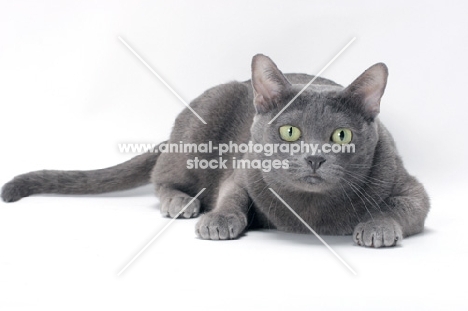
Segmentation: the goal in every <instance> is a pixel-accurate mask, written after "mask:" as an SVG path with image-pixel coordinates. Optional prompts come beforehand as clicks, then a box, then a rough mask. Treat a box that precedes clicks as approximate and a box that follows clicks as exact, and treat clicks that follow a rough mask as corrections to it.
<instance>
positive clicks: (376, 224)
mask: <svg viewBox="0 0 468 311" xmlns="http://www.w3.org/2000/svg"><path fill="white" fill-rule="evenodd" d="M402 239H403V233H402V230H401V226H400V224H398V223H397V222H396V221H395V220H393V219H391V218H389V219H375V220H369V221H367V222H361V223H360V224H358V225H357V226H356V228H355V229H354V233H353V240H354V242H355V243H356V244H357V245H360V246H367V247H389V246H395V245H396V244H397V243H398V241H401V240H402Z"/></svg>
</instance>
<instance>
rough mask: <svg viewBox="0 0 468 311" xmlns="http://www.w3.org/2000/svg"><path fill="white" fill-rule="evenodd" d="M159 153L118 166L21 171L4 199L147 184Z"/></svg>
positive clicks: (10, 185) (86, 192) (5, 188)
mask: <svg viewBox="0 0 468 311" xmlns="http://www.w3.org/2000/svg"><path fill="white" fill-rule="evenodd" d="M158 156H159V153H151V152H148V153H144V154H141V155H138V156H136V157H134V158H132V159H130V160H129V161H127V162H124V163H121V164H118V165H116V166H112V167H108V168H104V169H99V170H92V171H51V170H42V171H35V172H30V173H26V174H22V175H18V176H16V177H15V178H13V180H11V181H10V182H8V183H6V184H5V185H4V186H3V187H2V199H3V201H5V202H15V201H18V200H19V199H21V198H23V197H27V196H30V195H33V194H39V193H60V194H98V193H104V192H111V191H119V190H126V189H132V188H135V187H138V186H142V185H145V184H148V183H149V182H150V175H151V171H152V169H153V167H154V166H155V164H156V160H157V159H158Z"/></svg>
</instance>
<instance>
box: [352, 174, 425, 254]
mask: <svg viewBox="0 0 468 311" xmlns="http://www.w3.org/2000/svg"><path fill="white" fill-rule="evenodd" d="M381 209H382V212H381V213H375V214H373V217H372V218H371V219H368V220H367V221H364V222H361V223H359V224H358V225H357V226H356V228H355V229H354V233H353V240H354V242H355V243H356V244H358V245H361V246H368V247H386V246H394V245H396V244H397V243H398V242H399V241H401V240H402V239H403V238H404V237H407V236H410V235H413V234H416V233H420V232H422V231H423V229H424V221H425V219H426V216H427V213H428V211H429V198H428V196H427V193H426V191H425V190H424V187H423V186H422V185H421V184H420V183H419V182H418V181H416V179H414V178H411V179H410V180H409V182H407V183H406V184H405V185H404V186H403V187H401V189H400V191H399V192H398V194H397V195H395V196H391V197H389V198H388V199H386V200H385V202H384V203H382V204H381Z"/></svg>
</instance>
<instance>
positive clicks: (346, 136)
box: [331, 128, 353, 145]
mask: <svg viewBox="0 0 468 311" xmlns="http://www.w3.org/2000/svg"><path fill="white" fill-rule="evenodd" d="M351 139H353V133H352V132H351V130H349V129H344V128H339V129H336V130H335V131H334V132H333V134H332V137H331V140H332V141H333V142H334V143H336V144H340V145H343V144H349V143H350V142H351Z"/></svg>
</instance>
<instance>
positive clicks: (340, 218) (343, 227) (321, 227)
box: [2, 55, 429, 247]
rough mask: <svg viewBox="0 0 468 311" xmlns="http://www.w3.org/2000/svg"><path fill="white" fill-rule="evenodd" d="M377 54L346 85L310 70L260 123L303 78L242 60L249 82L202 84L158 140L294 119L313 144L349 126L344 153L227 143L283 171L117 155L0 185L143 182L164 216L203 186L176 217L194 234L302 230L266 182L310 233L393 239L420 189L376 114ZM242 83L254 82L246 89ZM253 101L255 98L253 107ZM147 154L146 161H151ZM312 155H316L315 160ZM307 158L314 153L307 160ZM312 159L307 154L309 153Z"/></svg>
mask: <svg viewBox="0 0 468 311" xmlns="http://www.w3.org/2000/svg"><path fill="white" fill-rule="evenodd" d="M387 75H388V72H387V68H386V66H385V65H384V64H376V65H374V66H372V67H370V68H369V69H368V70H367V71H366V72H364V73H363V74H362V75H361V76H360V77H358V78H357V79H356V80H355V81H354V82H353V83H352V84H351V85H350V86H349V87H347V88H343V87H342V86H340V85H338V84H336V83H334V82H332V81H330V80H326V79H323V78H318V79H316V81H315V82H314V84H312V85H311V86H310V87H309V88H308V89H307V90H306V91H305V92H304V93H303V94H301V96H300V97H298V98H297V99H296V101H295V102H294V103H293V104H292V105H291V106H290V107H288V108H287V109H286V110H285V111H284V113H282V114H281V115H280V116H279V117H278V118H277V119H276V120H275V121H274V122H273V123H272V124H271V125H268V122H269V121H270V120H271V119H272V118H273V117H274V116H275V115H276V114H277V113H278V112H279V111H280V109H281V108H282V107H284V105H285V104H286V103H288V102H289V101H290V99H291V98H292V97H294V96H295V95H296V94H297V92H298V91H299V90H300V89H301V88H302V87H303V85H304V84H306V83H308V82H309V81H310V80H311V79H312V78H313V76H309V75H305V74H286V75H283V74H282V73H281V72H280V71H279V69H278V68H277V67H276V65H275V64H274V63H273V62H272V61H271V60H270V59H269V58H268V57H266V56H263V55H256V56H255V57H254V59H253V61H252V77H253V79H252V81H246V82H231V83H227V84H223V85H219V86H216V87H214V88H212V89H209V90H207V91H206V92H204V93H203V94H202V95H201V96H199V97H198V98H197V99H195V100H194V101H193V102H192V103H191V106H192V108H193V109H194V110H195V111H197V113H198V114H199V115H200V116H201V117H202V118H203V119H204V120H206V122H207V123H208V124H207V125H204V124H203V123H201V122H200V121H199V119H198V118H197V117H195V116H194V115H193V114H192V112H191V111H189V110H188V109H185V110H184V111H183V112H182V113H181V114H180V115H179V116H178V117H177V119H176V122H175V126H174V129H173V131H172V134H171V137H170V139H169V141H168V142H169V143H176V144H177V143H179V142H180V141H183V142H184V143H207V142H208V141H212V142H213V144H214V145H217V144H219V143H226V142H229V141H232V142H235V143H238V144H240V143H247V142H248V141H250V140H251V141H253V142H254V143H261V144H265V143H284V141H282V140H281V139H280V137H279V135H278V128H279V127H280V126H281V125H284V124H291V125H294V126H297V127H299V128H300V129H301V131H302V136H301V140H304V141H306V142H307V143H318V144H324V143H328V142H329V141H330V136H331V133H332V132H333V130H334V129H336V128H340V127H347V128H351V129H353V143H355V144H356V153H354V154H342V153H340V154H331V153H329V154H322V155H321V157H322V158H320V166H319V165H318V164H313V166H312V165H311V163H312V160H311V159H310V158H308V157H310V155H309V154H296V155H293V156H291V155H288V154H284V153H277V154H273V155H272V156H271V157H267V156H265V155H263V154H258V153H252V154H248V153H247V154H241V153H229V154H225V155H223V158H225V159H228V160H229V161H231V160H232V158H233V157H235V158H236V159H242V158H243V159H249V160H254V159H259V160H265V159H270V160H273V159H278V160H288V161H289V169H277V170H271V171H270V172H264V171H262V170H261V169H232V167H231V166H228V168H227V169H204V170H203V169H188V168H187V167H186V165H187V164H186V163H187V160H191V159H193V158H194V157H198V158H199V159H207V160H211V159H217V158H218V155H217V154H216V153H213V154H210V153H198V154H184V153H162V154H160V155H159V158H158V154H145V155H141V156H139V157H136V158H134V159H132V160H130V161H128V162H126V163H123V164H121V165H118V166H115V167H113V168H108V169H104V170H97V171H89V172H76V171H75V172H57V171H39V172H32V173H28V174H24V175H20V176H17V177H15V178H14V179H13V180H12V181H10V182H9V183H7V184H6V185H5V186H4V187H3V190H2V198H3V199H4V200H5V201H7V202H12V201H16V200H18V199H20V198H21V197H24V196H27V195H31V194H36V193H44V192H48V193H67V194H78V193H101V192H106V191H116V190H122V189H127V188H131V187H135V186H138V185H141V184H143V183H145V182H147V181H148V176H149V174H150V171H151V169H152V167H153V166H154V168H153V170H152V173H151V181H152V182H153V184H154V185H155V189H156V194H157V195H158V196H159V198H160V201H161V212H162V214H163V215H164V216H168V217H174V216H175V215H177V214H178V213H179V212H180V211H181V209H182V208H183V207H184V206H185V205H186V204H187V203H188V202H189V201H190V200H191V198H193V197H194V196H195V195H196V194H197V193H198V192H199V191H200V190H201V189H202V188H206V190H205V191H204V192H203V193H202V194H201V195H200V196H199V197H198V199H196V200H195V201H194V202H193V203H192V204H191V205H190V206H189V207H188V208H187V210H186V211H185V212H184V213H183V214H182V215H181V216H180V217H184V218H191V217H196V216H198V215H199V214H200V213H202V216H201V218H200V220H199V222H198V223H197V225H196V232H197V235H198V236H199V237H201V238H202V239H212V240H226V239H235V238H238V237H239V236H240V235H241V234H242V233H243V232H245V231H246V230H247V229H248V228H255V227H257V228H258V227H260V228H276V229H278V230H282V231H290V232H308V229H307V228H306V227H305V226H304V225H303V224H302V223H301V222H300V221H299V220H298V219H297V218H296V217H295V216H294V215H293V214H292V213H291V212H290V211H289V210H288V209H287V208H286V207H285V206H283V204H282V203H281V202H280V201H279V200H278V199H277V198H276V197H275V196H274V195H273V194H272V193H271V192H270V191H268V188H272V189H274V190H275V191H276V192H277V193H278V194H279V195H280V196H281V197H282V198H283V199H284V200H285V201H286V202H288V204H289V205H290V206H291V207H292V208H294V210H295V211H296V212H297V213H298V214H299V215H300V216H301V217H302V218H303V219H304V220H305V221H306V222H307V223H308V224H309V225H310V226H311V227H312V228H313V229H314V230H315V231H316V232H317V233H319V234H332V235H350V234H353V240H354V241H355V243H356V244H358V245H363V246H370V247H382V246H393V245H395V244H396V243H397V242H398V241H401V239H402V238H403V237H406V236H409V235H413V234H416V233H419V232H421V231H422V230H423V228H424V221H425V218H426V216H427V213H428V211H429V198H428V196H427V194H426V192H425V190H424V187H423V186H422V184H421V183H419V182H418V181H417V180H416V179H415V178H414V177H412V176H410V175H409V174H408V173H407V171H406V170H405V168H404V166H403V163H402V161H401V158H400V156H399V155H398V153H397V151H396V147H395V144H394V141H393V139H392V137H391V135H390V133H389V132H388V131H387V129H386V128H385V127H384V126H383V124H382V123H381V122H380V121H379V119H378V118H377V115H378V113H379V107H380V98H381V97H382V95H383V92H384V90H385V86H386V82H387ZM252 86H253V87H252ZM252 102H254V105H252ZM156 159H157V163H156V165H154V164H155V162H156ZM314 159H315V158H314ZM315 160H317V159H315ZM315 160H314V161H315Z"/></svg>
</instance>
